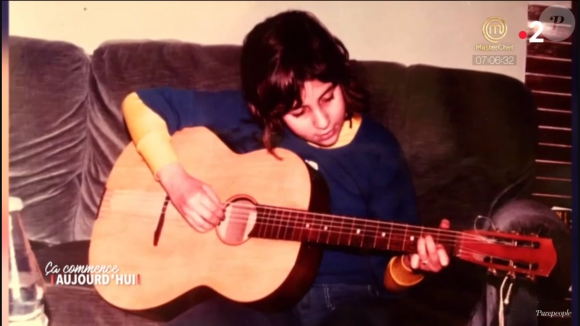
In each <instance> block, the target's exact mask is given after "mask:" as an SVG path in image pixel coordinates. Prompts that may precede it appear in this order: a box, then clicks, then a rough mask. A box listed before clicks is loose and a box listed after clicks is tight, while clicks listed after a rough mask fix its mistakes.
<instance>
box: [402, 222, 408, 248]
mask: <svg viewBox="0 0 580 326" xmlns="http://www.w3.org/2000/svg"><path fill="white" fill-rule="evenodd" d="M407 230H408V227H407V226H405V233H404V234H403V243H402V245H401V250H400V251H405V244H406V242H407Z"/></svg>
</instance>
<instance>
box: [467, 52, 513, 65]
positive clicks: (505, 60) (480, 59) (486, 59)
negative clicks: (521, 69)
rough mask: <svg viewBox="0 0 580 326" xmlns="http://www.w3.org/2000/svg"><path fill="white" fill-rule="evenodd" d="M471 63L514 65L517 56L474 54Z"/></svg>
mask: <svg viewBox="0 0 580 326" xmlns="http://www.w3.org/2000/svg"><path fill="white" fill-rule="evenodd" d="M472 63H473V65H475V66H515V65H516V64H517V56H516V55H489V54H487V55H480V54H474V55H473V62H472Z"/></svg>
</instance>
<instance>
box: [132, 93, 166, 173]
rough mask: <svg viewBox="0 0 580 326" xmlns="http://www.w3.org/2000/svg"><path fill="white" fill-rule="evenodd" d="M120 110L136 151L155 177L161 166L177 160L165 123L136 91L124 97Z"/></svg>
mask: <svg viewBox="0 0 580 326" xmlns="http://www.w3.org/2000/svg"><path fill="white" fill-rule="evenodd" d="M121 110H122V112H123V117H124V118H125V123H126V124H127V129H128V130H129V134H130V135H131V138H132V140H133V143H134V144H135V146H136V148H137V152H139V154H140V155H141V156H142V157H143V160H144V161H145V163H146V164H147V165H148V166H149V169H150V170H151V172H152V173H153V175H154V176H155V178H157V172H159V170H160V169H161V168H162V167H164V166H166V165H168V164H170V163H174V162H177V155H176V154H175V151H174V150H173V147H172V146H171V141H170V139H171V136H170V135H169V131H168V128H167V124H166V123H165V121H164V120H163V119H162V118H161V116H159V115H158V114H157V113H155V112H154V111H153V110H151V109H150V108H149V107H148V106H147V105H145V103H143V101H141V99H140V98H139V95H137V93H131V94H129V95H128V96H127V97H126V98H125V100H124V101H123V103H122V104H121Z"/></svg>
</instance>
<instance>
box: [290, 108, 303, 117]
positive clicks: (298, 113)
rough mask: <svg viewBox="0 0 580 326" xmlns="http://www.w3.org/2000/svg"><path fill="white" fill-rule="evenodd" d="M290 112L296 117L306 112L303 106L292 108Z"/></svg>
mask: <svg viewBox="0 0 580 326" xmlns="http://www.w3.org/2000/svg"><path fill="white" fill-rule="evenodd" d="M290 114H292V116H294V117H299V116H301V115H302V114H304V109H303V108H298V109H295V110H292V111H291V112H290Z"/></svg>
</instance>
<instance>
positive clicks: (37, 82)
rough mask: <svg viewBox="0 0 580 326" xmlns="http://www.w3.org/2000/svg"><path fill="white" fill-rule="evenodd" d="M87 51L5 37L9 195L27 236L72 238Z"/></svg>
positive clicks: (82, 137) (86, 102) (82, 139)
mask: <svg viewBox="0 0 580 326" xmlns="http://www.w3.org/2000/svg"><path fill="white" fill-rule="evenodd" d="M89 76H90V61H89V57H88V56H87V55H86V54H85V53H84V52H83V50H81V49H80V48H78V47H76V46H75V45H72V44H69V43H66V42H56V41H46V40H37V39H30V38H22V37H10V93H9V94H10V96H9V101H10V102H9V103H10V195H11V196H17V197H20V198H21V199H22V200H23V201H24V204H25V208H24V210H23V212H22V219H23V224H24V228H25V230H26V232H27V233H28V235H29V237H30V239H32V240H36V241H44V242H48V243H60V242H66V241H71V240H74V239H75V238H76V237H77V236H78V235H79V232H78V231H79V230H78V229H77V222H78V221H77V219H76V216H77V210H78V205H77V203H78V198H79V191H80V181H81V167H82V162H83V160H84V158H85V156H84V154H85V149H86V146H85V139H86V128H85V126H86V118H87V108H88V106H89V105H90V100H89V88H88V83H87V81H88V80H89Z"/></svg>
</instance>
